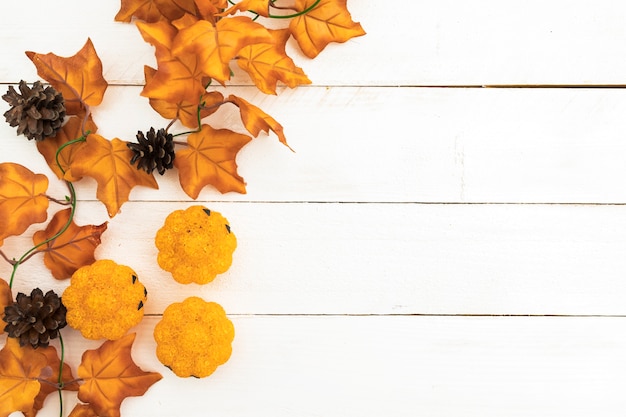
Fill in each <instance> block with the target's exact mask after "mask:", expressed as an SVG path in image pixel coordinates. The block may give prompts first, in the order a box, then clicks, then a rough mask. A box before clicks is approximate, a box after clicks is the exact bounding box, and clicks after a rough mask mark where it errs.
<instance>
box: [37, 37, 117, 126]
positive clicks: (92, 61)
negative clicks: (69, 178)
mask: <svg viewBox="0 0 626 417" xmlns="http://www.w3.org/2000/svg"><path fill="white" fill-rule="evenodd" d="M26 55H27V56H28V58H30V60H31V61H33V63H34V64H35V67H37V74H39V76H40V77H41V78H43V79H44V80H46V81H48V82H49V83H50V84H51V85H52V86H53V87H54V88H55V89H56V90H57V91H59V92H60V93H61V94H63V98H64V99H65V108H66V110H67V114H68V115H72V114H81V113H83V112H84V110H85V106H97V105H98V104H100V103H101V102H102V98H103V97H104V92H105V91H106V89H107V87H108V83H107V82H106V80H105V79H104V77H103V76H102V62H101V61H100V58H99V57H98V54H97V53H96V49H95V48H94V46H93V43H92V42H91V39H89V38H88V39H87V42H86V43H85V45H84V46H83V47H82V49H81V50H80V51H78V52H77V53H76V54H75V55H73V56H71V57H60V56H58V55H55V54H53V53H48V54H38V53H36V52H31V51H27V52H26Z"/></svg>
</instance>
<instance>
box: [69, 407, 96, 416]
mask: <svg viewBox="0 0 626 417" xmlns="http://www.w3.org/2000/svg"><path fill="white" fill-rule="evenodd" d="M67 417H98V413H96V411H95V410H94V409H93V408H91V405H89V404H76V405H75V406H74V409H73V410H72V412H71V413H70V415H69V416H67Z"/></svg>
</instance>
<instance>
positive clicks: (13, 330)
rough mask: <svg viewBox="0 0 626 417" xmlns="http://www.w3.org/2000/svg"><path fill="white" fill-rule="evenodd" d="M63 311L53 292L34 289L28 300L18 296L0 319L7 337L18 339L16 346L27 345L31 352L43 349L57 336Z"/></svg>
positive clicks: (62, 323) (19, 294) (21, 295)
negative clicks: (18, 344)
mask: <svg viewBox="0 0 626 417" xmlns="http://www.w3.org/2000/svg"><path fill="white" fill-rule="evenodd" d="M66 312H67V309H66V308H65V306H64V305H63V304H62V303H61V298H59V296H58V295H56V294H55V292H54V291H48V292H47V293H46V295H44V294H43V291H41V290H40V289H39V288H35V289H34V290H33V291H32V292H31V293H30V296H27V295H26V294H24V293H18V294H17V298H16V302H14V303H13V304H12V305H9V306H7V307H5V309H4V317H3V318H2V319H3V320H4V321H5V322H6V323H7V325H6V326H5V327H4V331H6V332H7V333H8V335H9V337H14V338H16V339H19V341H20V346H25V345H27V344H30V345H31V346H32V347H33V348H35V349H36V348H38V347H39V346H42V347H46V346H48V343H49V342H50V339H55V338H57V337H58V336H59V330H60V329H62V328H63V327H65V326H66V325H67V322H66V321H65V314H66Z"/></svg>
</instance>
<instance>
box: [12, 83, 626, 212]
mask: <svg viewBox="0 0 626 417" xmlns="http://www.w3.org/2000/svg"><path fill="white" fill-rule="evenodd" d="M228 91H230V92H231V93H233V94H237V95H240V96H242V97H244V98H245V99H248V100H250V101H251V102H252V103H254V104H255V105H257V106H259V107H261V108H263V109H264V110H265V111H266V112H267V113H269V114H270V115H273V116H274V117H275V118H276V119H278V121H279V122H280V123H282V124H283V126H284V128H285V133H286V135H287V139H288V142H289V144H290V145H291V147H292V148H293V149H294V150H295V153H293V152H291V151H290V150H289V149H288V148H286V147H284V146H282V145H281V144H280V143H279V142H278V140H277V138H276V136H274V135H273V134H270V135H269V136H268V135H266V134H265V133H261V134H260V136H259V138H258V139H256V140H254V141H253V142H252V143H250V144H249V145H247V146H246V147H245V148H244V150H243V151H242V152H241V153H240V155H239V156H238V158H237V163H238V165H239V171H240V173H241V175H242V176H243V177H244V178H245V179H246V180H247V182H248V187H247V190H248V192H247V194H244V195H240V194H235V193H229V194H227V195H222V194H220V193H218V192H217V191H216V190H215V189H212V188H211V187H207V188H206V189H205V190H204V191H203V192H202V193H201V194H200V197H199V199H200V200H220V201H316V202H334V201H338V202H444V203H467V202H470V203H485V202H489V203H624V202H626V180H624V178H626V157H625V156H624V155H626V141H625V140H624V136H625V135H626V119H625V118H624V117H623V115H624V114H626V91H625V90H622V89H473V88H471V89H456V88H455V89H432V88H391V87H389V88H380V87H333V88H320V87H303V88H300V89H298V90H295V91H290V90H288V91H284V92H282V93H281V94H280V95H279V96H278V97H275V96H266V95H264V94H262V93H258V92H255V89H254V88H252V87H238V88H234V89H229V90H228ZM139 92H140V88H139V87H119V86H118V87H110V88H109V89H108V91H107V93H106V95H105V100H104V103H103V104H102V105H101V106H98V107H97V108H94V110H93V113H94V119H95V121H96V123H97V124H98V126H99V130H98V132H99V133H100V134H101V135H103V136H105V137H107V138H114V137H118V138H121V139H123V140H127V141H134V140H135V135H136V133H137V130H142V131H146V130H147V129H149V127H150V126H156V127H161V126H164V125H165V124H166V123H167V121H165V120H164V119H162V118H161V117H160V116H159V115H158V114H157V113H155V112H154V111H153V110H152V109H151V108H150V106H149V105H148V102H147V99H145V98H143V97H140V96H139ZM208 122H209V123H214V124H215V126H216V127H227V128H231V129H235V130H238V131H242V132H243V127H242V125H241V120H240V117H239V114H238V112H237V111H236V108H234V106H231V107H229V108H222V109H220V111H219V112H218V113H216V114H215V115H214V116H212V117H211V118H209V119H208ZM183 130H185V129H183V128H180V127H176V128H174V129H173V130H172V131H173V132H177V131H183ZM0 133H1V134H2V136H3V138H4V139H3V140H4V143H5V144H6V146H8V147H9V149H11V152H4V153H2V154H0V161H15V162H19V163H22V164H25V165H27V166H29V167H30V168H31V169H32V170H34V171H36V172H42V173H48V172H50V171H49V168H48V167H47V166H46V165H45V163H44V162H43V158H41V157H40V156H39V155H35V156H33V147H34V144H33V143H28V141H26V140H25V139H24V138H23V137H16V135H15V131H14V129H12V128H11V127H9V126H8V125H6V124H2V125H0ZM157 176H158V175H157ZM158 180H159V184H160V190H158V191H155V190H152V189H148V188H141V187H138V188H136V189H135V190H133V192H132V194H131V196H132V198H133V199H135V200H153V201H156V200H160V199H164V200H181V201H185V200H189V197H187V196H186V195H185V194H184V193H183V192H182V190H181V188H180V186H179V184H178V180H177V174H176V173H175V172H169V173H168V174H167V175H166V176H165V177H159V178H158ZM51 186H52V187H56V188H55V190H57V191H56V193H64V192H66V191H65V186H64V185H63V184H60V183H59V182H58V181H52V184H51ZM77 186H78V190H79V198H81V199H93V198H95V191H94V189H93V183H91V182H89V181H88V180H85V181H84V182H79V183H77Z"/></svg>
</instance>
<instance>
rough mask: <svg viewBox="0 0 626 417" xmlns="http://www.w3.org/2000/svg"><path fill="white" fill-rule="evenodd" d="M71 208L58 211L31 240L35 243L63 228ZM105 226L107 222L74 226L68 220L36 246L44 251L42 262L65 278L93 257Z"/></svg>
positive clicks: (57, 276) (93, 258)
mask: <svg viewBox="0 0 626 417" xmlns="http://www.w3.org/2000/svg"><path fill="white" fill-rule="evenodd" d="M70 212H71V209H69V208H68V209H65V210H61V211H58V212H57V213H56V214H55V215H54V217H52V220H50V222H49V223H48V226H47V227H46V229H45V230H39V231H37V232H35V234H34V235H33V243H34V244H35V245H39V244H40V243H42V242H44V241H45V240H47V239H50V238H52V237H53V236H55V235H56V234H57V233H58V232H59V231H61V230H62V229H64V228H65V226H66V225H67V224H68V220H69V219H70ZM106 229H107V222H104V223H102V224H100V225H98V226H94V225H86V226H78V225H77V224H76V223H74V221H73V220H72V221H70V223H69V226H67V228H66V229H65V230H64V232H63V233H62V234H61V235H60V236H57V237H56V238H54V239H52V240H50V241H49V242H47V243H46V244H44V245H42V246H41V247H39V248H38V252H44V257H43V260H44V264H45V265H46V267H47V268H48V269H49V270H50V272H52V276H53V277H55V278H56V279H67V278H70V277H71V276H72V274H73V273H74V272H76V270H77V269H78V268H80V267H81V266H84V265H90V264H92V263H93V262H94V261H95V260H96V259H95V257H94V252H95V250H96V248H97V247H98V245H100V242H101V241H100V236H101V235H102V233H104V231H106Z"/></svg>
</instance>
